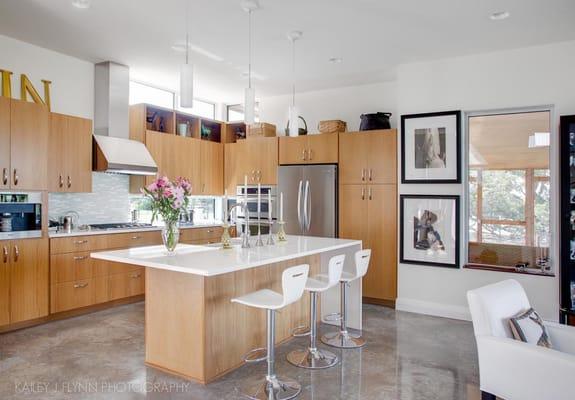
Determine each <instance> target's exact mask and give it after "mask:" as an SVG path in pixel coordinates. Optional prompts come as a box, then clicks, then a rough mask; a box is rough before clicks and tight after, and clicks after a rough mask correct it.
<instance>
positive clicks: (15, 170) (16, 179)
mask: <svg viewBox="0 0 575 400" xmlns="http://www.w3.org/2000/svg"><path fill="white" fill-rule="evenodd" d="M18 179H19V177H18V170H17V169H16V168H14V179H13V181H14V185H17V184H18Z"/></svg>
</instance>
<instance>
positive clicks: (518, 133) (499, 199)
mask: <svg viewBox="0 0 575 400" xmlns="http://www.w3.org/2000/svg"><path fill="white" fill-rule="evenodd" d="M550 126H551V125H550V112H549V111H536V112H517V113H506V114H492V115H470V116H469V118H468V143H469V152H468V160H469V169H468V194H469V196H468V204H467V206H468V260H467V262H468V264H474V265H488V266H503V267H515V266H518V265H520V264H526V265H527V266H528V267H533V268H541V267H542V266H543V267H544V266H545V265H542V264H547V263H546V261H548V260H547V259H546V256H547V254H549V252H548V247H549V237H550V227H549V220H550V207H549V205H550V202H551V190H550V170H549V142H550V140H549V138H550Z"/></svg>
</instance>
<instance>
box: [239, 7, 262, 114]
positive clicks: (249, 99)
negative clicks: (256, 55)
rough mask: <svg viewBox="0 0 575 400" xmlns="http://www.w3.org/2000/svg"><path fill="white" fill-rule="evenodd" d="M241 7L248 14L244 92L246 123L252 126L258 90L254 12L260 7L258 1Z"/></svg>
mask: <svg viewBox="0 0 575 400" xmlns="http://www.w3.org/2000/svg"><path fill="white" fill-rule="evenodd" d="M241 7H242V8H243V10H244V11H245V12H247V13H248V87H247V88H246V89H245V91H244V122H245V123H246V124H247V125H251V124H253V123H254V121H255V116H256V111H255V110H256V90H255V89H254V88H253V87H252V12H253V11H255V10H257V9H259V7H260V5H259V3H258V1H257V0H243V1H242V4H241Z"/></svg>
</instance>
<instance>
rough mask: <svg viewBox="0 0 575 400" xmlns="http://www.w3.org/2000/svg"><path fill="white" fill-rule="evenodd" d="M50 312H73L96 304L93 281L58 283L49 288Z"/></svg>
mask: <svg viewBox="0 0 575 400" xmlns="http://www.w3.org/2000/svg"><path fill="white" fill-rule="evenodd" d="M51 296H52V299H51V306H50V308H51V312H53V313H57V312H61V311H67V310H73V309H75V308H81V307H87V306H91V305H92V304H95V303H96V284H95V280H94V279H86V280H78V281H73V282H65V283H58V284H55V285H52V287H51Z"/></svg>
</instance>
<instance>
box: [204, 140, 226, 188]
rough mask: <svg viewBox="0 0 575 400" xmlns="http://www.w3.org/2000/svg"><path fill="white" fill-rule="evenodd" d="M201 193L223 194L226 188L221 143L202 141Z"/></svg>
mask: <svg viewBox="0 0 575 400" xmlns="http://www.w3.org/2000/svg"><path fill="white" fill-rule="evenodd" d="M200 160H201V165H200V171H201V176H202V179H201V188H200V189H201V194H211V195H221V194H223V190H224V171H223V167H224V149H223V145H222V144H221V143H214V142H209V141H207V140H204V141H202V142H201V155H200Z"/></svg>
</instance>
